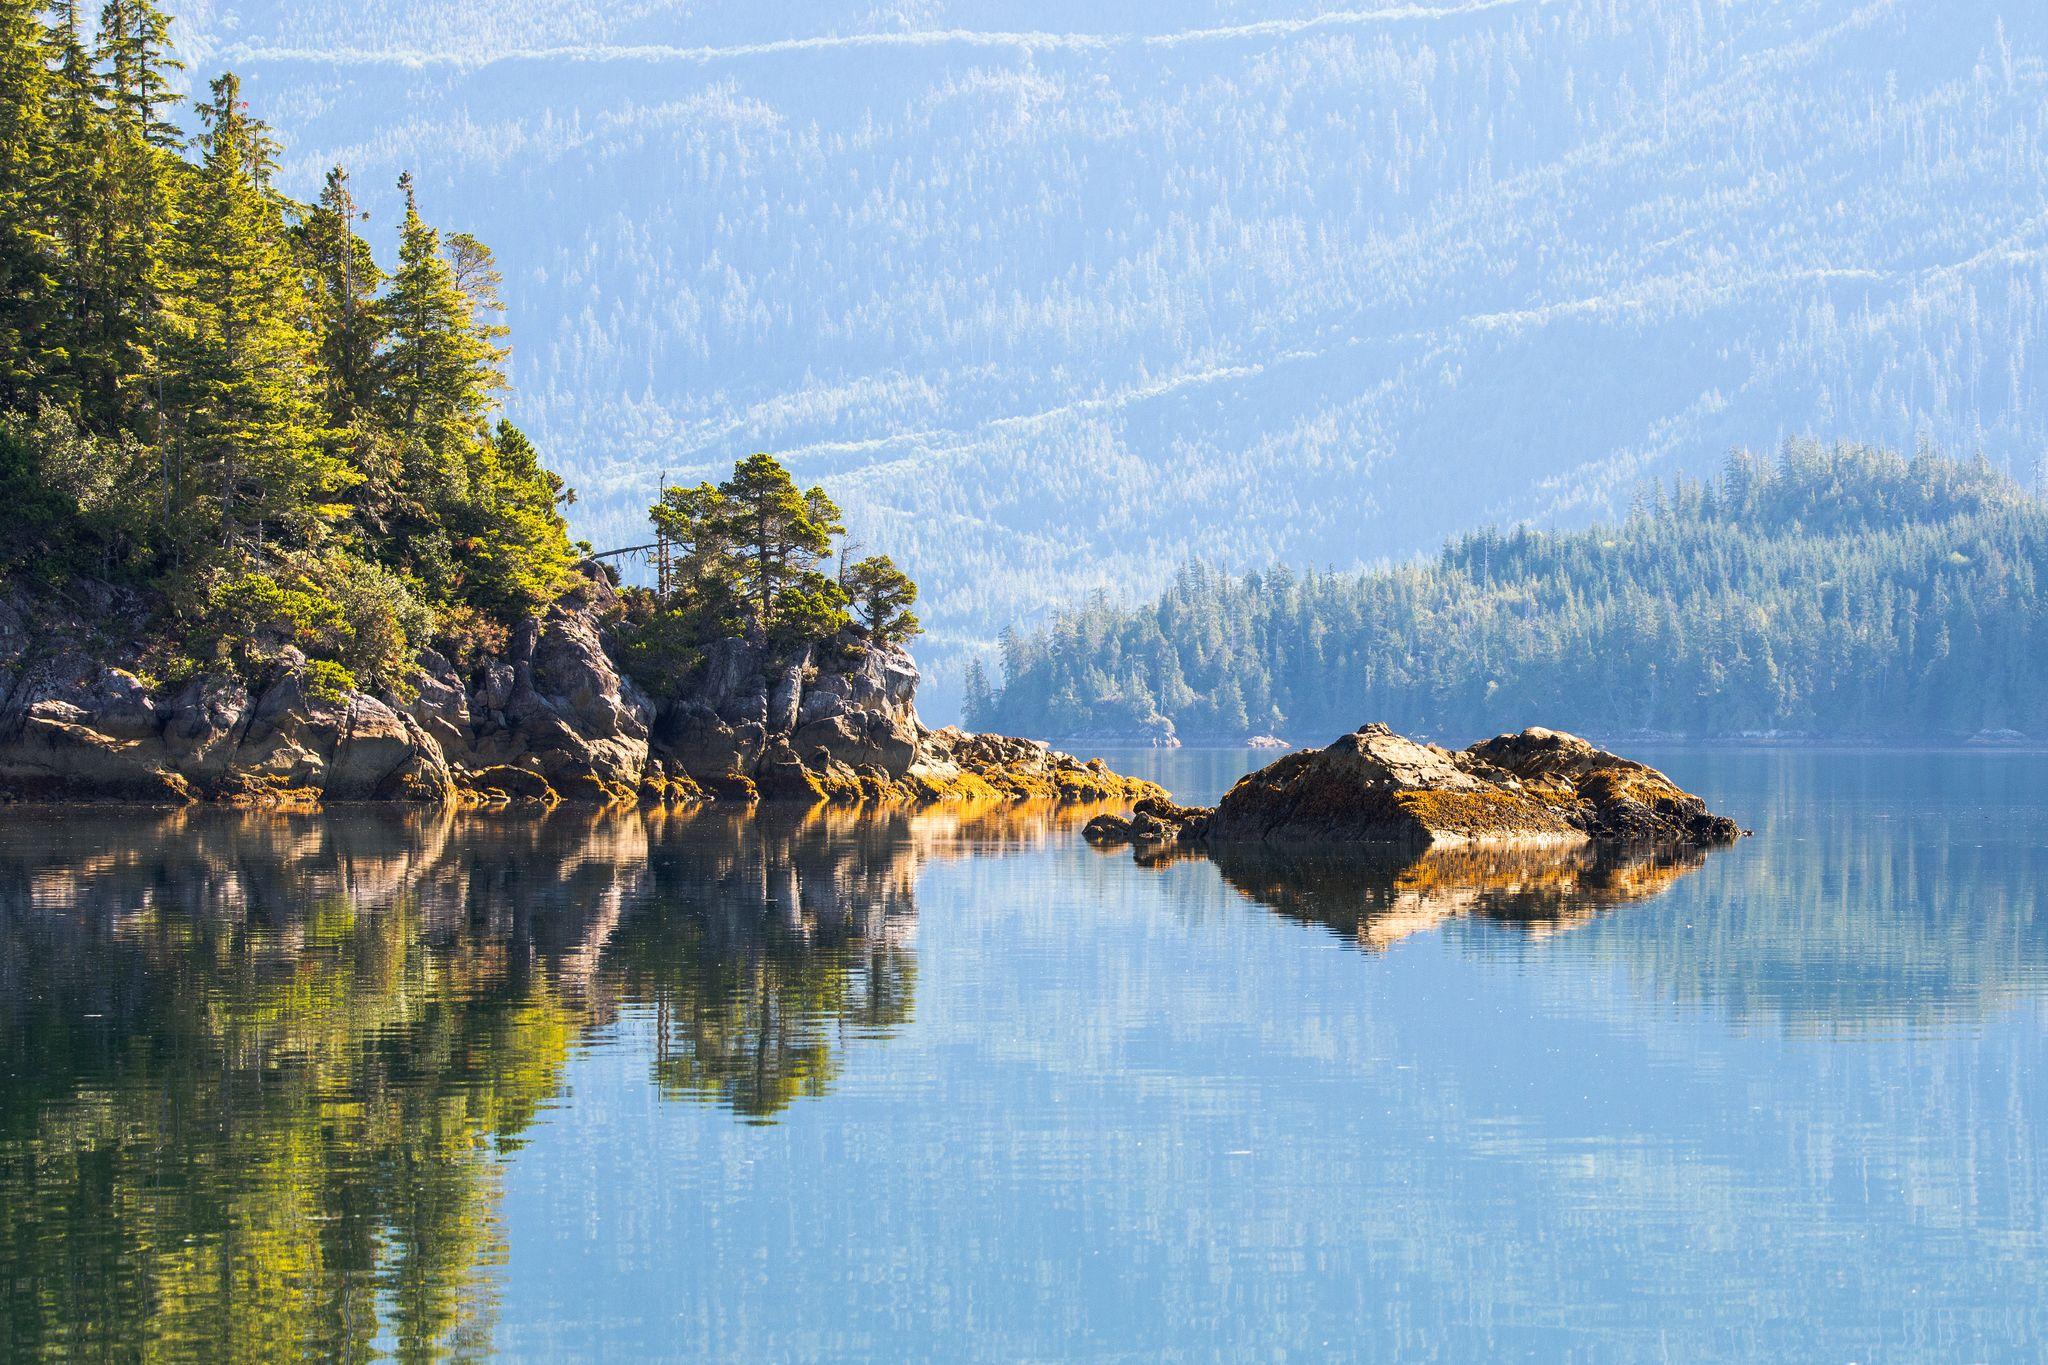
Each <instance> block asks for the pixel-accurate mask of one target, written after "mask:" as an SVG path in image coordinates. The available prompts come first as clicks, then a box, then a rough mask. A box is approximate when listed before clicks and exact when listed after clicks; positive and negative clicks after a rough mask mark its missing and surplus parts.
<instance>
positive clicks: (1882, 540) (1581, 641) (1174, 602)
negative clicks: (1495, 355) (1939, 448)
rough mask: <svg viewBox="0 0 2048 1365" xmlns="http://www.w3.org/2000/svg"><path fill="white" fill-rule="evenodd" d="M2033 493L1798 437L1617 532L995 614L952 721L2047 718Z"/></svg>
mask: <svg viewBox="0 0 2048 1365" xmlns="http://www.w3.org/2000/svg"><path fill="white" fill-rule="evenodd" d="M2044 583H2048V504H2044V502H2043V501H2042V500H2041V499H2040V498H2038V497H2036V496H2034V495H2032V494H2030V493H2029V492H2027V491H2026V490H2024V489H2023V488H2021V487H2020V486H2018V485H2017V484H2015V483H2014V482H2013V481H2012V480H2011V479H2009V478H2007V477H2006V476H2005V475H2003V474H2001V473H1999V472H1998V471H1996V470H1994V469H1993V468H1992V467H1990V466H1989V465H1988V464H1986V463H1984V462H1982V461H1969V462H1962V461H1956V460H1951V459H1947V458H1943V457H1941V456H1938V455H1934V454H1929V453H1923V454H1921V455H1919V456H1917V457H1915V458H1913V459H1911V460H1908V459H1905V458H1902V457H1900V456H1898V455H1895V454H1890V453H1887V452H1883V451H1878V450H1872V449H1868V448H1862V447H1854V446H1822V445H1818V444H1813V443H1792V444H1789V445H1788V446H1787V447H1786V448H1785V450H1784V451H1783V453H1782V456H1781V457H1780V459H1779V460H1777V461H1776V462H1775V463H1772V462H1766V461H1763V460H1759V459H1757V458H1755V457H1753V456H1751V455H1747V454H1736V455H1733V456H1731V457H1730V458H1729V459H1728V461H1727V464H1726V466H1725V468H1724V469H1723V470H1722V471H1721V473H1720V475H1719V476H1718V477H1716V478H1714V479H1712V480H1710V481H1707V482H1693V481H1690V480H1680V481H1679V482H1677V483H1676V484H1672V485H1665V486H1657V487H1653V488H1652V489H1650V490H1649V491H1647V492H1645V493H1644V494H1643V495H1642V496H1641V497H1640V498H1639V499H1638V502H1637V505H1636V507H1635V510H1634V511H1633V513H1632V514H1631V515H1630V516H1629V517H1628V518H1627V519H1626V520H1624V521H1622V522H1621V523H1619V524H1617V525H1612V526H1601V527H1595V528H1593V529H1591V530H1586V531H1577V532H1569V533H1544V532H1539V531H1534V530H1531V529H1528V528H1526V527H1524V528H1521V529H1517V530H1513V531H1507V532H1502V531H1498V530H1487V531H1481V532H1478V533H1476V534H1472V535H1467V536H1463V537H1460V538H1458V539H1456V540H1454V541H1452V542H1451V543H1450V544H1449V545H1447V546H1446V547H1445V548H1444V550H1443V551H1442V553H1441V554H1439V555H1438V556H1437V557H1436V558H1434V559H1432V560H1428V561H1426V562H1420V563H1415V564H1409V565H1403V566H1400V567H1396V568H1390V569H1384V570H1379V571H1374V572H1370V573H1365V574H1315V573H1311V574H1307V575H1296V574H1293V573H1290V572H1288V571H1286V570H1285V569H1281V570H1276V571H1273V572H1270V573H1265V574H1253V575H1250V576H1247V577H1242V578H1238V577H1230V576H1226V575H1221V574H1217V573H1215V572H1212V571H1210V570H1207V569H1205V568H1203V567H1202V566H1200V565H1198V564H1197V565H1190V566H1188V567H1186V568H1184V569H1183V570H1182V571H1181V572H1180V573H1179V574H1178V575H1177V576H1176V578H1175V580H1174V582H1173V584H1172V586H1171V587H1170V588H1169V589H1168V590H1167V591H1166V592H1165V593H1164V594H1163V595H1162V596H1161V597H1160V598H1159V599H1158V601H1156V602H1154V603H1152V604H1151V605H1148V606H1142V607H1136V608H1123V607H1117V606H1112V605H1110V604H1109V603H1107V602H1106V601H1104V600H1101V599H1098V600H1097V601H1095V602H1093V603H1091V604H1089V605H1086V606H1084V607H1081V608H1078V609H1075V610H1071V611H1067V612H1065V613H1062V614H1061V615H1059V616H1058V617H1057V618H1056V619H1055V621H1054V622H1053V624H1052V625H1051V626H1050V627H1049V628H1048V629H1046V630H1044V631H1043V632H1040V633H1038V634H1035V635H1029V636H1019V635H1016V634H1011V635H1009V636H1006V637H1005V640H1004V646H1003V668H1004V683H1003V685H1002V686H1001V688H1000V689H995V688H992V687H991V685H990V684H989V682H988V681H987V679H986V678H985V677H984V675H983V674H982V671H981V670H980V669H979V667H976V668H974V669H972V670H971V671H970V677H969V697H968V701H969V721H970V723H971V724H977V725H989V726H995V727H998V728H1003V729H1008V730H1013V731H1016V732H1019V733H1027V734H1051V735H1076V734H1111V735H1123V736H1130V737H1133V738H1161V737H1165V736H1167V735H1173V734H1176V733H1177V734H1178V736H1179V737H1180V738H1183V739H1190V740H1208V741H1231V742H1236V741H1241V740H1243V739H1245V738H1246V737H1247V736H1249V735H1254V734H1257V733H1260V732H1279V733H1281V734H1284V735H1288V736H1293V737H1297V738H1301V739H1305V740H1309V741H1320V740H1322V739H1325V738H1327V737H1328V736H1329V735H1330V734H1333V733H1341V732H1343V731H1345V730H1349V729H1352V728H1354V727H1356V726H1357V725H1359V724H1360V723H1362V722H1365V721H1369V720H1383V721H1386V722H1388V723H1389V724H1392V725H1394V726H1395V727H1396V728H1401V729H1412V730H1419V731H1424V732H1428V733H1434V734H1444V735H1476V734H1482V733H1491V732H1495V731H1499V730H1506V729H1513V728H1520V727H1522V726H1525V725H1532V724H1543V725H1550V726H1557V727H1563V728H1567V729H1574V730H1583V731H1587V732H1590V733H1595V734H1603V733H1604V734H1618V733H1642V732H1669V733H1678V734H1687V735H1696V736H1697V735H1721V736H1726V735H1738V734H1744V733H1757V732H1766V731H1780V732H1796V733H1803V734H1809V735H1815V736H1833V737H1890V738H1901V737H1911V738H1927V739H1949V738H1957V737H1966V736H1970V735H1974V734H1977V733H1979V732H1982V731H1987V730H2012V731H2018V732H2022V733H2025V734H2030V735H2036V736H2039V735H2048V675H2044V673H2043V670H2042V667H2041V661H2042V660H2043V659H2044V658H2048V595H2044V591H2043V585H2044Z"/></svg>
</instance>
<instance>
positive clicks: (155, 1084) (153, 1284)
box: [0, 812, 1051, 1360]
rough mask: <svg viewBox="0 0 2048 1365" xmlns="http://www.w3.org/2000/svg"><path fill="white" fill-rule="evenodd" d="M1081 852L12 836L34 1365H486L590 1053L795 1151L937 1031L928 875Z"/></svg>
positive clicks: (833, 836)
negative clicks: (642, 1027) (397, 1361)
mask: <svg viewBox="0 0 2048 1365" xmlns="http://www.w3.org/2000/svg"><path fill="white" fill-rule="evenodd" d="M1050 827H1051V822H1050V820H1049V818H1048V817H1047V816H1045V815H1044V814H1043V813H1035V812H1022V813H1017V812H1008V813H997V814H989V815H986V816H984V817H982V819H981V820H980V822H977V821H976V820H974V819H973V818H971V817H962V816H957V815H955V816H946V815H939V816H915V815H908V814H901V815H885V816H878V817H869V818H865V819H863V818H858V817H848V816H844V815H827V814H823V813H815V814H810V815H803V816H796V815H790V816H776V815H772V814H771V815H765V816H763V817H762V818H761V819H759V820H749V819H744V818H736V817H713V816H710V815H708V814H707V815H703V816H699V817H695V818H691V817H664V816H647V817H641V816H634V815H607V816H603V817H586V816H577V815H572V814H569V813H558V814H557V815H555V816H553V817H550V818H547V819H544V820H532V819H521V818H516V817H515V818H507V819H502V820H494V819H479V818H476V817H468V818H462V819H456V818H453V817H448V816H427V815H422V814H401V813H394V812H377V813H357V814H347V815H329V816H319V817H284V816H263V815H238V814H232V813H227V812H184V813H175V814H166V815H162V816H155V817H151V816H137V815H135V814H133V813H120V814H110V813H91V812H88V813H80V812H61V813H49V814H40V815H37V814H27V813H22V812H12V813H9V815H8V818H7V820H6V822H5V824H4V825H0V1062H4V1066H0V1205H4V1208H5V1217H4V1218H0V1273H4V1277H5V1281H4V1282H5V1284H6V1300H5V1303H6V1307H5V1315H4V1318H0V1357H4V1358H8V1359H15V1358H20V1357H24V1356H34V1355H56V1356H77V1355H102V1354H119V1355H128V1354H151V1353H157V1354H170V1355H177V1356H184V1355H190V1354H195V1353H201V1352H205V1351H209V1350H211V1349H214V1347H215V1346H217V1344H219V1343H240V1345H241V1348H242V1349H247V1350H253V1351H257V1352H259V1353H264V1354H271V1353H275V1354H293V1355H311V1356H317V1357H321V1358H333V1359H343V1360H348V1359H363V1358H367V1357H369V1356H370V1355H372V1354H377V1353H385V1352H390V1353H396V1354H398V1355H399V1356H401V1357H407V1358H424V1357H428V1356H437V1357H438V1356H464V1355H472V1354H481V1353H483V1352H484V1351H485V1350H487V1349H488V1346H489V1342H490V1339H491V1330H492V1323H493V1317H494V1304H495V1297H494V1295H495V1289H494V1284H495V1278H496V1272H497V1270H498V1268H499V1267H500V1266H502V1264H503V1263H504V1260H505V1256H506V1250H507V1248H506V1242H505V1233H504V1229H503V1226H502V1224H501V1222H500V1219H499V1215H498V1189H499V1185H498V1174H499V1166H498V1158H499V1155H500V1154H501V1153H502V1152H504V1151H506V1150H507V1149H509V1148H511V1147H513V1146H516V1144H517V1142H518V1140H519V1137H520V1135H521V1134H522V1133H523V1132H524V1131H526V1130H527V1128H528V1127H529V1126H530V1125H531V1124H532V1122H533V1121H534V1119H535V1116H536V1115H537V1114H538V1113H539V1112H540V1111H541V1110H542V1109H543V1108H544V1107H545V1106H546V1105H547V1104H549V1103H550V1102H551V1100H552V1099H553V1097H554V1096H555V1095H556V1093H557V1091H558V1089H559V1087H560V1083H561V1077H562V1072H563V1068H564V1066H565V1064H566V1062H567V1060H568V1058H569V1055H570V1052H571V1049H572V1047H573V1046H574V1045H575V1044H576V1042H577V1040H578V1038H579V1037H581V1036H583V1035H584V1033H585V1032H586V1031H587V1030H588V1029H589V1028H590V1027H591V1026H593V1025H599V1024H605V1023H608V1022H610V1021H612V1020H613V1019H615V1018H617V1017H618V1016H619V1015H620V1013H621V1012H622V1011H642V1012H646V1013H651V1015H652V1017H653V1019H654V1021H655V1033H656V1037H657V1039H658V1043H657V1047H656V1049H655V1053H654V1056H653V1059H652V1063H651V1064H652V1067H653V1074H654V1080H655V1082H656V1083H657V1084H658V1085H659V1086H660V1088H661V1090H662V1092H663V1093H664V1094H668V1095H674V1096H689V1097H694V1098H698V1099H704V1100H709V1101H713V1102H716V1103H721V1104H724V1105H728V1106H730V1107H731V1109H732V1110H733V1111H734V1112H735V1113H737V1114H739V1115H741V1116H742V1117H744V1118H746V1119H748V1120H749V1121H754V1122H766V1121H770V1120H772V1119H773V1117H774V1116H775V1115H776V1114H777V1113H779V1112H781V1110H782V1109H784V1108H785V1107H786V1106H787V1105H789V1104H790V1103H792V1102H793V1101H794V1100H796V1099H797V1098H799V1097H803V1096H812V1095H818V1094H821V1093H823V1092H824V1091H825V1089H826V1088H827V1087H828V1086H829V1085H830V1084H831V1081H832V1078H833V1075H834V1069H835V1066H836V1058H837V1053H838V1050H839V1048H840V1047H841V1046H842V1045H843V1042H844V1040H845V1038H847V1037H848V1036H852V1035H885V1034H887V1033H888V1032H889V1031H890V1030H891V1029H893V1028H895V1027H897V1026H899V1025H900V1024H901V1023H903V1022H904V1021H905V1020H907V1019H908V1018H909V1017H910V1012H911V999H912V992H913V989H914V986H915V981H916V973H915V969H914V965H913V960H912V930H913V927H914V925H915V922H916V901H915V889H916V876H917V868H918V866H919V865H920V863H921V862H922V861H923V860H924V859H926V858H928V857H932V856H943V855H944V854H946V853H947V852H949V851H952V850H956V849H961V848H965V847H968V846H970V845H985V844H986V843H987V841H988V840H990V839H1004V840H1014V839H1032V838H1036V837H1042V836H1043V835H1044V833H1045V832H1047V831H1048V830H1049V829H1050Z"/></svg>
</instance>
